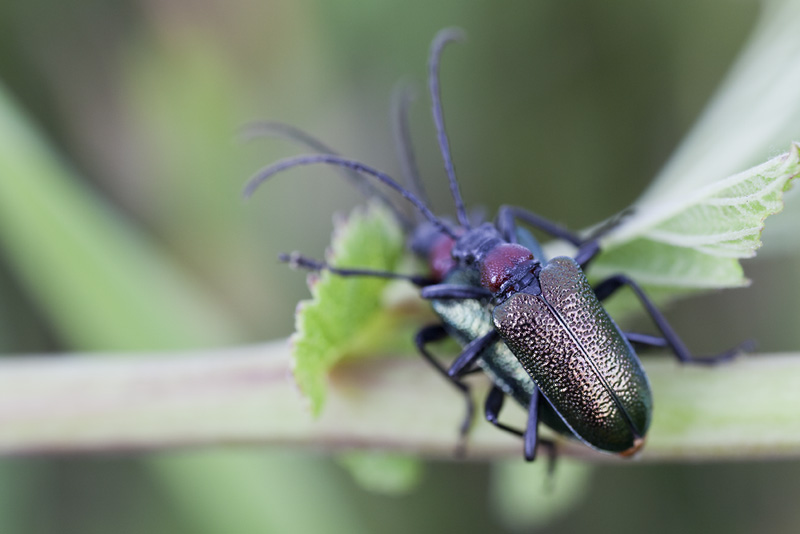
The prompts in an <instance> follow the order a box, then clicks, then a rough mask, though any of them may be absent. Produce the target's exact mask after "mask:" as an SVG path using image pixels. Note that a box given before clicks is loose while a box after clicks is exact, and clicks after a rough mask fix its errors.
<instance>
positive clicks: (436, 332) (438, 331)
mask: <svg viewBox="0 0 800 534" xmlns="http://www.w3.org/2000/svg"><path fill="white" fill-rule="evenodd" d="M447 336H448V334H447V330H445V329H444V327H443V326H442V325H439V324H437V325H430V326H426V327H425V328H423V329H422V330H420V331H419V332H417V335H416V337H415V338H414V343H415V344H416V346H417V350H419V353H420V354H421V355H422V357H423V358H425V360H426V361H427V362H428V363H430V364H431V365H432V366H433V367H434V368H435V369H436V370H437V371H439V373H440V374H441V375H442V376H443V377H445V378H446V379H447V381H448V382H450V383H451V384H453V386H455V387H456V389H458V390H459V391H460V392H461V394H462V395H463V397H464V401H465V402H466V404H467V411H466V414H465V416H464V420H463V421H462V422H461V426H460V427H459V432H458V435H459V444H458V448H457V451H456V454H458V455H462V454H463V453H464V448H465V440H466V436H467V432H469V427H470V425H471V424H472V416H473V414H474V413H475V405H474V403H473V402H472V397H471V396H470V394H469V386H468V385H467V384H465V383H463V382H461V381H460V380H459V379H458V378H456V377H453V376H450V374H449V373H448V372H447V369H445V367H444V366H443V365H442V364H441V363H440V362H439V360H437V359H436V358H435V357H434V356H433V355H432V354H431V353H430V352H428V350H427V349H426V348H425V346H426V345H427V344H428V343H432V342H434V341H440V340H442V339H444V338H446V337H447Z"/></svg>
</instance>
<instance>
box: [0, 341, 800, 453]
mask: <svg viewBox="0 0 800 534" xmlns="http://www.w3.org/2000/svg"><path fill="white" fill-rule="evenodd" d="M148 356H149V357H148ZM289 366H290V364H289V350H288V344H287V343H286V342H284V341H279V342H273V343H268V344H264V345H257V346H249V347H241V348H234V349H227V350H224V351H219V350H218V351H206V352H191V353H167V354H152V355H135V357H134V355H131V357H128V358H125V357H122V358H119V357H117V358H98V357H96V355H92V356H81V355H71V356H63V357H58V358H55V357H45V356H43V357H19V358H5V359H3V360H0V428H2V432H0V453H2V454H6V455H23V454H24V455H31V454H60V453H76V452H84V453H93V452H109V451H130V452H141V451H155V450H163V449H170V448H175V447H203V446H205V447H208V446H217V445H273V446H291V447H303V448H307V449H314V450H320V451H326V452H327V451H333V450H342V449H381V450H387V451H402V452H410V453H415V454H419V455H421V456H426V457H439V458H452V457H453V452H454V450H455V448H456V441H457V439H456V438H457V430H456V429H457V426H458V422H459V420H460V418H461V417H462V415H463V409H464V407H463V403H462V402H461V401H460V400H459V396H458V395H457V394H456V393H455V392H454V391H452V390H451V388H450V387H448V385H447V384H446V383H444V382H443V381H442V379H441V378H440V377H439V376H438V375H437V374H436V373H433V372H431V370H430V369H429V368H428V367H427V366H425V364H424V363H423V362H422V361H420V360H419V359H417V358H410V357H406V358H375V359H372V360H364V359H360V360H358V361H356V362H353V363H349V364H343V365H339V366H338V367H337V368H336V369H335V370H334V372H333V374H332V375H331V376H330V382H331V384H330V397H329V400H328V402H327V403H326V407H325V410H324V412H323V414H322V416H321V417H320V418H319V419H316V420H314V419H312V418H311V417H310V415H309V413H308V410H307V409H306V406H305V403H304V401H303V399H302V398H301V397H300V396H299V394H298V392H297V391H296V388H295V385H294V382H293V381H292V378H291V376H290V368H289ZM646 368H647V372H648V374H649V375H650V378H651V381H652V385H653V389H654V395H655V398H656V408H655V416H654V422H653V426H652V429H651V431H650V435H649V438H648V439H649V442H648V444H647V446H646V447H645V451H644V452H643V454H642V455H641V459H642V460H712V459H713V460H717V459H731V458H741V459H762V458H776V457H794V456H798V455H800V418H798V417H797V406H800V388H797V387H796V384H797V377H798V376H800V358H798V357H797V355H753V356H747V357H743V358H741V359H739V360H738V361H735V362H733V363H731V364H728V365H722V366H716V367H703V366H681V365H679V364H677V363H674V362H673V361H671V360H667V359H659V360H655V361H649V362H646ZM484 388H485V384H484V383H483V382H481V381H479V380H477V381H476V382H475V389H476V393H477V395H478V398H481V396H482V392H483V391H484ZM507 412H508V413H507V414H505V415H506V416H508V417H509V418H510V420H511V421H513V422H515V423H516V424H520V422H521V420H522V419H523V414H522V411H521V410H519V409H518V408H517V407H515V406H514V407H510V408H509V409H508V410H507ZM562 449H563V451H564V453H566V454H570V455H577V456H586V457H591V458H593V459H600V460H602V459H612V458H613V457H611V456H608V455H601V454H598V453H593V452H592V451H590V450H588V449H587V448H586V447H584V446H582V445H579V444H576V443H564V444H563V446H562ZM520 451H521V444H520V442H519V441H518V440H517V439H515V438H513V437H511V436H509V435H506V434H505V433H502V432H499V431H497V430H495V429H494V428H492V427H491V426H490V425H489V424H488V423H485V422H483V421H476V423H475V425H474V428H473V432H472V433H471V436H470V439H469V445H468V457H469V458H498V457H507V456H509V455H511V456H519V455H520Z"/></svg>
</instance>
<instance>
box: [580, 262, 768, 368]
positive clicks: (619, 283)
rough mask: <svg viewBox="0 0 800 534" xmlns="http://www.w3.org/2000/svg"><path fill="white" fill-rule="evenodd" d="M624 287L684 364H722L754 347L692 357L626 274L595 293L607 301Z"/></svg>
mask: <svg viewBox="0 0 800 534" xmlns="http://www.w3.org/2000/svg"><path fill="white" fill-rule="evenodd" d="M623 286H628V287H630V288H631V289H632V290H633V292H634V293H635V294H636V296H637V297H638V298H639V301H640V302H641V303H642V305H643V306H644V308H645V309H646V310H647V313H648V314H650V317H651V318H652V319H653V322H654V323H655V324H656V326H657V327H658V329H659V330H660V331H661V334H662V335H663V336H664V341H665V342H666V346H668V347H669V348H671V349H672V352H674V353H675V356H676V357H677V358H678V359H679V360H680V361H681V362H683V363H698V364H706V365H711V364H715V363H720V362H724V361H727V360H730V359H731V358H733V357H734V356H736V355H737V354H739V353H740V352H742V351H745V350H749V349H750V348H751V346H752V342H749V341H748V342H744V343H742V344H741V345H739V346H737V347H734V348H733V349H730V350H728V351H725V352H723V353H721V354H716V355H714V356H708V357H699V358H698V357H696V356H692V353H691V352H689V349H688V348H687V347H686V345H685V344H684V343H683V341H682V340H681V338H680V337H679V336H678V334H676V333H675V330H673V329H672V327H671V326H670V324H669V323H668V322H667V319H666V318H665V317H664V315H663V314H662V313H661V311H660V310H659V309H658V308H656V306H655V304H653V302H652V301H651V300H650V299H649V298H648V297H647V295H646V294H645V292H644V291H643V290H642V288H641V287H639V284H637V283H636V282H634V281H633V280H631V279H630V278H628V277H627V276H625V275H624V274H618V275H616V276H612V277H611V278H609V279H607V280H605V281H604V282H601V283H600V284H599V285H598V286H597V287H596V288H595V290H594V292H595V294H596V295H597V298H598V299H599V300H605V299H606V298H608V297H609V296H611V295H612V294H613V293H614V292H616V291H617V290H618V289H619V288H621V287H623Z"/></svg>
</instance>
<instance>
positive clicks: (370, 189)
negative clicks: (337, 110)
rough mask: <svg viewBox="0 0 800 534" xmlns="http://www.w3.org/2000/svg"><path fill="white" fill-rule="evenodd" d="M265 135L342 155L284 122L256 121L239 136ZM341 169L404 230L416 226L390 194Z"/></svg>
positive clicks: (242, 129)
mask: <svg viewBox="0 0 800 534" xmlns="http://www.w3.org/2000/svg"><path fill="white" fill-rule="evenodd" d="M265 136H274V137H280V138H283V139H288V140H289V141H293V142H295V143H297V144H299V145H301V146H303V147H305V148H307V149H310V150H313V151H315V152H321V153H323V154H333V155H335V156H338V155H340V154H339V152H337V151H336V150H334V149H333V148H331V147H330V146H328V145H326V144H325V143H323V142H322V141H320V140H319V139H318V138H316V137H314V136H313V135H311V134H309V133H308V132H306V131H304V130H301V129H300V128H297V127H295V126H292V125H291V124H286V123H283V122H278V121H254V122H251V123H249V124H246V125H244V126H243V127H242V128H241V129H240V130H239V138H240V139H241V140H242V141H252V140H253V139H256V138H259V137H265ZM341 171H342V173H343V174H344V175H345V177H346V178H347V179H348V180H349V181H350V182H351V183H352V184H353V185H354V186H355V187H356V189H357V190H358V192H359V193H361V195H362V196H363V197H364V198H367V199H370V198H373V197H374V198H377V199H378V200H379V201H380V202H381V203H382V204H384V205H385V206H386V207H388V208H389V209H390V210H391V211H392V213H394V216H395V217H396V218H397V221H398V222H399V223H400V225H401V226H402V227H403V229H404V230H406V231H410V230H411V228H413V227H414V225H413V223H412V221H411V220H410V219H409V218H408V217H407V216H406V214H405V213H403V210H401V209H400V208H399V207H398V206H397V205H396V204H395V203H394V202H392V200H391V199H390V198H389V197H388V196H386V195H384V194H383V192H381V191H380V190H379V189H378V188H376V187H375V186H373V185H372V183H370V182H369V181H368V180H367V179H366V178H365V177H364V176H362V175H361V174H359V173H357V172H356V171H354V170H352V169H347V168H344V169H341Z"/></svg>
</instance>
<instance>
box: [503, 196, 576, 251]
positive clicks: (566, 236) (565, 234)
mask: <svg viewBox="0 0 800 534" xmlns="http://www.w3.org/2000/svg"><path fill="white" fill-rule="evenodd" d="M514 219H519V220H521V221H522V222H524V223H527V224H529V225H531V226H533V227H534V228H538V229H539V230H541V231H543V232H546V233H548V234H550V235H552V236H553V237H557V238H559V239H563V240H564V241H569V242H570V243H572V244H573V245H575V246H576V247H578V246H580V245H581V243H583V240H582V239H581V238H580V237H579V236H578V234H576V233H573V232H571V231H569V230H567V229H566V228H564V227H563V226H561V225H560V224H558V223H554V222H552V221H549V220H547V219H545V218H544V217H541V216H539V215H536V214H535V213H531V212H530V211H527V210H524V209H522V208H518V207H516V206H500V209H499V210H498V211H497V228H498V229H499V230H500V234H501V235H502V236H503V237H504V238H505V239H506V240H507V241H508V242H509V243H516V242H517V231H516V229H517V225H516V222H515V221H514Z"/></svg>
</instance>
